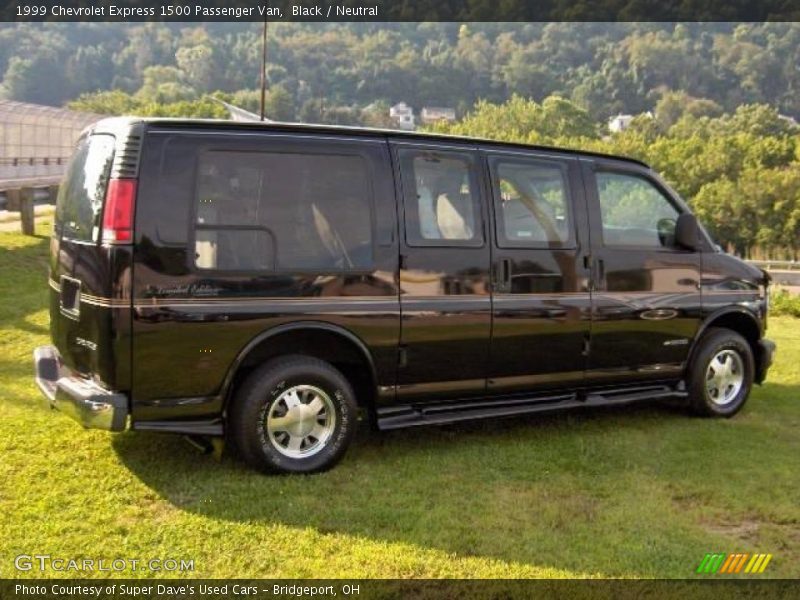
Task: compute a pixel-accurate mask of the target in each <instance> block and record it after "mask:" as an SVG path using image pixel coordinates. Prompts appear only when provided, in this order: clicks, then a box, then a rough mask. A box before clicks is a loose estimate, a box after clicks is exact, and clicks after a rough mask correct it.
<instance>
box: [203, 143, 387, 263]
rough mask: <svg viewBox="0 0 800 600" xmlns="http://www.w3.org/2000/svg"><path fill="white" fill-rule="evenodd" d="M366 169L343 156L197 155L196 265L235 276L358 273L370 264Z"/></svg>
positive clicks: (362, 163)
mask: <svg viewBox="0 0 800 600" xmlns="http://www.w3.org/2000/svg"><path fill="white" fill-rule="evenodd" d="M371 205H372V203H371V192H370V182H369V175H368V169H367V165H366V163H365V161H364V159H363V158H361V157H360V156H356V155H345V154H341V155H339V154H311V153H308V154H306V153H281V154H278V153H270V152H232V151H211V152H205V153H203V154H202V155H201V156H200V160H199V164H198V182H197V196H196V208H195V239H194V245H195V247H194V250H195V264H196V266H197V267H198V268H201V269H213V270H230V271H271V270H306V271H322V272H325V271H351V270H353V271H356V270H365V269H368V268H370V267H371V265H372V208H371Z"/></svg>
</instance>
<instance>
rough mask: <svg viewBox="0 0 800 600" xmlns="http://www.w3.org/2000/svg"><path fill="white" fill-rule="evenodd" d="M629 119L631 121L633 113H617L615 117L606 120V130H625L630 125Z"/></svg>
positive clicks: (614, 131)
mask: <svg viewBox="0 0 800 600" xmlns="http://www.w3.org/2000/svg"><path fill="white" fill-rule="evenodd" d="M631 121H633V115H622V114H620V115H617V116H616V117H611V118H610V119H609V120H608V130H609V131H610V132H611V133H619V132H620V131H625V130H626V129H627V128H628V127H630V124H631Z"/></svg>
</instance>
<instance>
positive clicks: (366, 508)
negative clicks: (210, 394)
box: [114, 388, 800, 577]
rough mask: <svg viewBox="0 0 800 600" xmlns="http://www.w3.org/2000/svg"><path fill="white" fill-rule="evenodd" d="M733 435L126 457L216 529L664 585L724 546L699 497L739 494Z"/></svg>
mask: <svg viewBox="0 0 800 600" xmlns="http://www.w3.org/2000/svg"><path fill="white" fill-rule="evenodd" d="M798 391H800V389H798V388H795V389H794V390H793V393H794V394H795V395H796V394H797V392H798ZM761 406H762V407H763V406H764V404H762V405H761ZM743 417H744V418H743V419H742V422H743V423H746V421H747V419H746V416H745V415H743ZM733 423H734V421H725V422H721V421H716V422H715V421H709V420H705V419H699V418H693V417H691V416H687V412H686V410H685V409H684V408H683V407H675V406H669V405H664V404H639V405H632V406H627V407H615V408H603V409H591V410H584V411H574V412H569V413H565V412H562V413H553V414H544V415H536V416H531V417H525V418H518V419H511V420H509V419H503V420H492V421H485V422H477V423H468V424H459V425H452V426H444V427H442V426H440V427H426V428H419V429H409V430H401V431H395V432H389V433H378V432H368V431H364V430H365V429H366V428H362V432H360V435H359V439H357V440H356V442H355V444H354V446H353V447H352V448H351V450H350V452H349V453H348V455H347V457H346V458H345V460H344V461H343V462H342V463H341V464H340V465H339V466H338V467H336V468H334V469H333V470H332V471H330V472H327V473H323V474H319V475H311V476H269V475H267V476H265V475H261V474H258V473H256V472H254V471H252V470H250V469H249V468H247V467H246V466H244V465H243V464H242V463H241V462H240V461H239V460H237V459H236V458H235V457H232V456H231V453H230V452H226V455H225V456H224V457H223V459H222V461H221V462H216V461H215V460H213V459H212V458H211V457H207V458H206V459H205V460H203V459H200V457H199V455H198V451H197V450H195V449H194V448H193V447H191V446H190V445H189V444H188V443H187V442H186V441H185V440H182V439H181V438H180V437H178V436H168V435H158V434H143V433H128V434H123V435H120V436H117V437H115V439H114V448H115V450H116V452H117V453H118V455H119V457H120V458H121V460H122V461H123V462H124V464H125V465H126V466H127V467H128V468H129V469H130V470H131V471H132V472H133V473H134V474H135V475H136V476H137V477H139V478H140V479H141V480H142V481H143V482H144V483H145V484H146V485H147V486H148V487H150V488H151V489H153V490H155V491H156V492H157V493H158V494H159V495H160V496H161V497H162V498H164V499H165V500H167V501H168V502H170V503H171V504H173V505H174V506H176V507H179V508H181V509H183V510H187V511H191V512H194V513H197V514H202V515H205V516H208V517H211V518H214V519H224V520H229V521H232V522H237V523H250V524H258V523H263V524H264V525H271V524H283V525H288V526H292V527H299V528H305V527H312V528H314V529H316V530H317V531H320V532H323V533H332V532H335V533H344V534H348V535H352V536H362V537H367V538H370V539H377V540H382V541H389V542H404V543H409V544H413V545H416V546H419V547H425V548H436V549H440V550H444V551H446V552H449V553H456V554H458V555H460V556H480V557H487V558H494V559H500V560H504V561H510V562H515V563H522V564H530V565H538V566H550V567H555V568H561V569H567V570H569V571H571V572H575V573H603V574H605V575H607V576H631V575H636V576H662V577H663V576H685V575H686V573H687V571H686V568H687V565H686V561H687V560H689V561H690V562H691V561H692V560H694V555H695V553H697V552H700V551H701V550H702V549H703V548H706V547H707V546H708V544H709V533H708V531H706V530H704V529H703V528H702V527H701V526H700V525H698V524H697V518H695V517H696V515H693V514H692V511H693V510H694V509H695V508H698V507H696V506H690V505H687V504H686V502H687V501H686V498H690V499H692V498H694V500H692V501H691V502H690V504H691V503H693V502H694V503H699V504H700V505H701V506H700V508H703V509H707V508H708V506H704V503H709V502H711V503H712V504H713V502H714V497H715V495H721V496H725V495H726V494H727V493H728V490H724V489H721V490H713V489H712V491H711V492H709V491H708V489H707V487H705V483H706V479H707V475H706V474H707V473H708V470H709V468H711V467H713V468H716V469H717V470H719V469H720V468H722V469H725V464H724V461H722V463H721V462H720V461H719V460H717V459H716V458H715V457H713V456H709V453H708V452H707V451H706V450H707V448H708V445H709V444H711V445H720V446H724V447H735V446H736V444H737V443H739V444H740V445H741V435H742V432H741V431H739V427H737V426H730V425H731V424H733ZM751 433H752V434H753V435H756V433H755V431H754V432H748V433H746V434H745V435H751ZM767 437H769V434H767ZM757 442H758V443H764V440H763V439H759V440H757ZM694 443H696V444H697V447H696V449H695V450H692V448H691V444H694ZM745 446H746V448H745V451H749V450H747V449H748V448H751V447H752V445H751V444H745ZM775 450H776V449H775V444H773V447H772V448H771V451H770V455H771V457H772V459H775V458H776V451H775ZM782 453H783V451H781V450H778V452H777V454H778V455H780V454H782ZM751 458H752V457H751ZM733 459H734V460H735V461H738V458H737V457H736V456H734V457H733ZM759 462H760V461H759V460H756V461H755V463H754V464H757V463H759ZM737 468H739V469H740V470H741V469H742V468H743V467H742V465H741V461H738V462H737ZM744 468H745V470H746V469H747V467H744ZM712 485H714V484H712ZM698 490H699V491H698ZM722 504H725V502H724V500H723V501H722ZM718 537H719V536H718ZM718 537H717V538H713V536H712V538H711V539H718ZM643 540H644V541H645V542H646V543H643ZM647 540H651V541H650V542H647ZM626 547H627V548H630V549H633V550H632V551H626ZM704 551H705V550H704ZM671 553H672V554H671ZM701 556H702V554H701Z"/></svg>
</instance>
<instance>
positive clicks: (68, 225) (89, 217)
mask: <svg viewBox="0 0 800 600" xmlns="http://www.w3.org/2000/svg"><path fill="white" fill-rule="evenodd" d="M113 160H114V137H113V136H110V135H90V136H87V137H85V138H83V139H82V140H80V142H78V146H77V148H76V149H75V154H73V156H72V161H71V162H70V164H69V167H68V169H67V175H66V178H65V179H64V184H63V185H62V186H61V190H60V191H59V194H58V200H57V202H56V233H58V234H60V235H61V236H62V238H63V239H66V240H77V241H92V242H96V241H97V240H98V239H99V238H100V216H101V213H102V212H103V202H104V200H105V196H106V187H107V185H108V177H109V174H110V172H111V163H112V161H113Z"/></svg>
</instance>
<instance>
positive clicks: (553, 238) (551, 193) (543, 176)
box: [493, 159, 572, 247]
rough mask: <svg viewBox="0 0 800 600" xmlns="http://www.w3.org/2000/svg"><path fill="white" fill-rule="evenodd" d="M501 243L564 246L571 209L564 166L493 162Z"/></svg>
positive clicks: (569, 228) (498, 233) (519, 161)
mask: <svg viewBox="0 0 800 600" xmlns="http://www.w3.org/2000/svg"><path fill="white" fill-rule="evenodd" d="M493 171H494V177H493V179H494V182H495V199H496V207H497V208H496V210H497V237H498V240H499V242H500V246H505V247H508V246H512V247H513V246H532V247H537V246H540V247H541V246H544V247H547V246H553V247H558V246H563V245H564V244H566V243H567V242H569V241H570V237H571V236H570V231H571V229H572V228H571V225H570V221H571V219H570V210H569V197H568V192H567V184H566V180H565V177H564V171H563V169H562V168H561V167H560V166H559V165H557V164H552V163H550V164H548V163H539V162H532V161H525V160H519V159H513V160H505V159H499V160H496V161H494V162H493Z"/></svg>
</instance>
